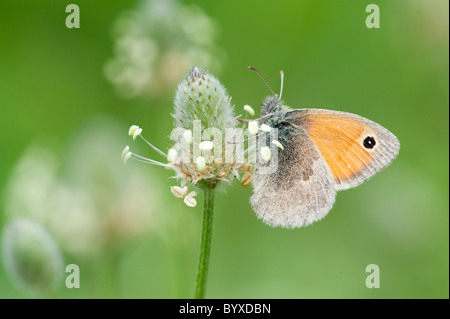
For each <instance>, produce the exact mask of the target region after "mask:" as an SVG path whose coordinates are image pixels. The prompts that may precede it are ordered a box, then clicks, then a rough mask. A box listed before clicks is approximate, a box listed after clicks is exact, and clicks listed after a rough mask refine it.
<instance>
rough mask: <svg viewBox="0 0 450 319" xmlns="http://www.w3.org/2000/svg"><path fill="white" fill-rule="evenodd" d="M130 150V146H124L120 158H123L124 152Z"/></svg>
mask: <svg viewBox="0 0 450 319" xmlns="http://www.w3.org/2000/svg"><path fill="white" fill-rule="evenodd" d="M129 151H130V147H129V146H128V145H127V146H125V148H124V149H123V151H122V158H124V156H125V154H126V153H128V152H129Z"/></svg>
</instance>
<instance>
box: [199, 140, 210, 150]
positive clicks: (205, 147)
mask: <svg viewBox="0 0 450 319" xmlns="http://www.w3.org/2000/svg"><path fill="white" fill-rule="evenodd" d="M213 147H214V143H213V142H210V141H205V142H201V143H200V144H198V148H199V149H200V150H201V151H210V150H212V149H213Z"/></svg>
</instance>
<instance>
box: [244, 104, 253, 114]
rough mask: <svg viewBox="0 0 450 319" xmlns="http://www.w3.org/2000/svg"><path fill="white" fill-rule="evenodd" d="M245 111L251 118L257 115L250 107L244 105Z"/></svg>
mask: <svg viewBox="0 0 450 319" xmlns="http://www.w3.org/2000/svg"><path fill="white" fill-rule="evenodd" d="M244 111H246V112H247V113H248V114H250V115H251V116H253V115H255V110H254V109H253V108H252V107H251V106H250V105H244Z"/></svg>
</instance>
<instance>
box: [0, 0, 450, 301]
mask: <svg viewBox="0 0 450 319" xmlns="http://www.w3.org/2000/svg"><path fill="white" fill-rule="evenodd" d="M372 2H373V1H351V0H345V1H332V0H320V1H317V0H309V1H278V2H276V3H275V2H273V1H269V0H259V1H237V0H227V1H187V0H186V1H175V0H171V1H158V0H144V1H116V0H115V1H108V2H107V3H99V2H98V1H88V0H77V1H57V2H55V1H52V0H39V1H24V0H3V1H1V2H0V145H1V147H0V194H1V196H0V212H1V219H0V228H1V229H4V226H5V225H7V224H8V223H9V222H10V221H12V220H14V219H16V218H26V219H29V220H33V221H35V222H37V223H39V224H40V225H42V226H43V227H44V228H45V229H46V230H47V231H48V233H49V234H50V235H51V236H52V237H53V238H54V240H55V241H56V243H57V244H58V247H59V249H60V251H61V253H62V255H63V260H64V264H65V265H67V264H72V263H73V264H77V265H79V267H80V271H81V288H79V289H67V288H66V287H65V285H64V279H65V276H63V277H62V278H61V279H60V281H59V282H58V283H57V286H56V288H55V291H54V292H55V295H59V296H60V297H62V298H114V297H118V298H190V297H192V296H193V290H194V279H195V272H196V261H197V256H198V248H199V240H200V225H201V205H198V206H197V207H196V208H189V207H187V206H186V205H184V204H183V202H182V201H181V200H176V199H175V198H174V197H173V196H172V195H171V194H170V191H169V186H171V185H174V180H172V179H169V177H170V176H171V174H170V172H168V171H166V170H164V169H162V168H159V167H153V166H148V165H144V164H142V163H138V162H135V161H131V162H129V163H128V164H127V165H126V166H124V165H123V164H122V162H121V158H120V152H121V151H122V149H123V147H124V146H125V145H126V144H130V145H132V147H133V148H134V149H138V150H140V151H139V152H140V153H141V154H145V155H148V156H150V157H152V158H155V159H158V158H157V156H158V154H156V153H154V152H153V153H152V152H150V149H149V148H146V147H144V146H143V145H142V143H133V142H132V140H131V139H130V138H129V137H128V136H127V130H128V127H129V126H130V125H131V124H137V125H139V126H141V127H142V128H143V129H144V133H145V136H146V137H147V138H148V139H150V140H151V141H152V142H153V143H154V144H156V145H157V146H159V147H160V148H161V149H163V150H167V149H168V148H169V147H170V142H169V139H168V134H169V133H170V131H171V128H172V118H171V116H170V113H171V111H172V107H173V106H172V101H173V97H174V94H175V89H176V85H177V83H178V82H179V81H180V80H181V79H182V78H183V76H184V74H185V73H186V72H187V71H188V70H189V69H190V68H191V67H192V66H194V65H198V66H200V67H203V68H205V69H208V70H210V71H211V72H213V73H214V75H216V76H217V77H218V78H219V79H220V80H221V81H222V83H223V84H224V85H225V86H226V87H227V89H228V92H229V94H230V95H231V96H232V97H233V100H232V101H233V103H234V105H235V106H236V110H237V112H238V113H239V112H241V110H242V106H243V105H244V104H250V105H252V106H253V107H254V108H255V109H257V108H258V105H259V104H260V103H261V101H262V99H263V98H264V97H265V96H266V95H268V94H269V91H268V89H267V87H266V86H265V84H264V83H263V82H262V81H261V80H260V79H259V78H258V77H257V76H256V74H254V73H253V72H250V71H248V70H247V69H246V67H247V66H248V65H252V66H255V67H257V68H258V69H260V71H261V72H262V73H263V74H264V75H265V77H266V78H267V79H268V81H269V82H270V83H271V84H272V86H273V87H274V89H275V90H276V91H278V87H279V70H284V72H285V86H284V94H283V95H284V96H283V97H284V99H285V101H286V102H287V104H288V105H291V106H292V107H294V108H302V107H318V108H329V109H335V110H341V111H347V112H352V113H357V114H359V115H362V116H365V117H367V118H369V119H372V120H374V121H376V122H378V123H380V124H382V125H383V126H385V127H387V128H388V129H389V130H391V131H392V132H393V133H394V134H395V135H397V137H398V138H399V140H400V142H401V150H400V155H399V157H398V158H397V159H396V160H395V161H394V162H393V164H392V165H391V166H390V167H389V168H387V169H386V170H385V171H383V172H382V173H380V174H377V175H376V176H375V177H373V178H372V179H371V180H370V181H369V182H367V183H365V184H363V185H362V186H360V187H358V188H356V189H352V190H349V191H345V192H340V193H339V194H338V196H337V201H336V203H335V205H334V208H333V210H332V211H331V212H330V213H329V215H328V216H327V217H326V218H325V219H323V220H322V221H320V222H317V223H315V224H313V225H312V226H309V227H307V228H304V229H295V230H286V229H279V228H278V229H273V228H270V227H268V226H266V225H265V224H263V223H262V222H261V221H259V220H257V218H256V217H255V215H254V213H253V212H252V209H251V207H250V205H249V201H248V199H249V197H250V195H251V189H250V188H242V187H241V186H240V185H239V183H237V182H235V184H234V185H233V187H229V188H228V189H227V192H226V193H219V194H217V196H216V210H215V216H214V230H213V242H212V253H211V263H210V272H209V282H208V289H207V297H210V298H448V297H449V277H448V276H449V246H448V245H449V218H448V217H449V215H448V208H449V207H448V206H449V195H448V194H449V179H448V176H449V175H448V173H449V172H448V168H449V165H448V164H449V106H448V102H449V101H448V97H449V94H448V84H449V83H448V82H449V81H448V79H449V77H448V75H449V74H448V70H449V68H448V61H449V60H448V58H449V56H448V39H449V38H448V36H449V35H448V30H449V29H448V27H449V25H448V23H449V22H448V21H449V20H448V9H449V8H448V6H449V4H448V1H446V0H432V1H429V0H420V1H419V0H414V1H410V0H399V1H381V0H377V1H376V4H378V5H379V7H380V17H381V28H380V29H368V28H366V26H365V19H366V16H367V15H368V14H367V13H366V12H365V8H366V6H367V5H368V4H370V3H372ZM70 3H76V4H78V5H79V7H80V13H81V14H80V17H81V26H80V28H79V29H68V28H66V26H65V19H66V17H67V15H68V13H66V12H65V8H66V6H67V5H68V4H70ZM198 200H199V202H200V203H201V202H202V195H199V196H198ZM2 261H3V262H2V263H0V298H30V297H37V298H47V297H48V296H49V295H46V294H42V293H33V292H30V291H27V290H26V289H23V288H22V287H21V286H19V285H16V283H15V281H14V278H12V277H11V275H10V273H9V272H8V271H7V268H6V267H5V261H4V260H2ZM368 264H377V265H378V266H379V267H380V272H381V275H380V280H381V281H380V285H381V287H380V288H379V289H368V288H366V286H365V279H366V276H367V275H368V274H367V273H365V269H366V266H367V265H368ZM66 275H67V274H66Z"/></svg>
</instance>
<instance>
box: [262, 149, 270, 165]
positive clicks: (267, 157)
mask: <svg viewBox="0 0 450 319" xmlns="http://www.w3.org/2000/svg"><path fill="white" fill-rule="evenodd" d="M261 158H262V159H263V160H264V162H266V163H267V162H268V161H270V148H269V147H267V146H264V147H263V148H261Z"/></svg>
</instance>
